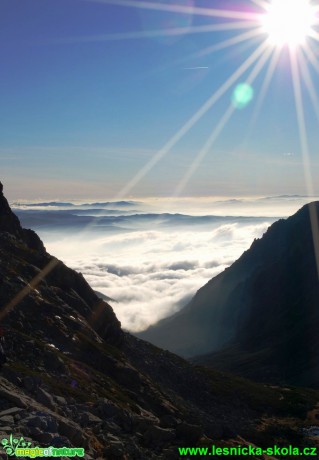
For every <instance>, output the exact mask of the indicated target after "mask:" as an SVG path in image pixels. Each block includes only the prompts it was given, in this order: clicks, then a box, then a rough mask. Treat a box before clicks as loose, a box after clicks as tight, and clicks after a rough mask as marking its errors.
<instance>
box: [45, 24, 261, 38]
mask: <svg viewBox="0 0 319 460" xmlns="http://www.w3.org/2000/svg"><path fill="white" fill-rule="evenodd" d="M251 26H252V25H251V23H249V22H247V21H236V22H226V23H222V24H206V25H201V26H190V27H175V28H170V29H168V28H167V29H165V28H162V29H157V30H142V31H139V32H123V33H114V34H99V35H91V36H79V37H69V38H61V39H59V40H54V41H53V43H56V44H59V43H60V44H67V43H90V42H103V41H117V40H138V39H142V38H156V37H162V36H163V37H171V36H179V35H185V34H187V35H189V34H199V33H210V32H221V31H232V30H238V29H247V28H248V27H251ZM248 38H250V36H247V39H248ZM51 43H52V41H51ZM231 44H233V43H231Z"/></svg>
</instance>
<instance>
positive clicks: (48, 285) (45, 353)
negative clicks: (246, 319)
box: [0, 185, 319, 460]
mask: <svg viewBox="0 0 319 460" xmlns="http://www.w3.org/2000/svg"><path fill="white" fill-rule="evenodd" d="M0 302H1V304H0V325H1V327H2V328H3V329H4V331H5V345H4V348H5V350H6V354H7V358H8V360H7V363H6V364H5V365H4V366H3V368H2V369H1V371H0V446H1V443H2V447H3V449H2V450H1V449H0V457H1V458H4V459H5V458H10V456H11V454H12V449H14V447H15V446H16V445H17V444H18V443H19V442H26V443H28V442H30V443H31V445H32V446H41V447H45V446H56V447H72V446H73V447H79V448H84V449H85V451H86V454H85V458H86V459H108V460H113V459H120V460H131V459H132V460H134V459H136V460H143V459H145V460H146V459H147V460H149V459H165V460H166V459H167V460H169V459H175V458H176V459H177V458H180V456H179V454H178V446H208V447H210V446H211V445H212V444H217V445H219V446H233V445H248V444H249V443H253V444H254V445H258V446H263V447H266V446H267V445H269V444H270V445H272V444H274V443H278V444H279V445H287V444H288V443H290V444H291V443H293V442H294V443H295V444H298V446H300V447H301V446H303V445H314V444H315V442H316V441H314V440H313V439H310V438H309V437H308V436H307V433H309V432H307V431H305V428H307V427H309V426H313V425H317V424H318V420H317V418H316V413H317V412H316V411H317V409H316V405H317V402H318V401H319V394H318V393H317V392H315V391H313V390H296V389H294V388H279V387H271V386H268V385H261V384H255V383H252V382H250V381H246V380H244V379H241V378H235V377H232V376H230V375H226V374H222V373H220V372H216V371H212V370H208V369H204V368H201V367H195V366H193V365H191V364H189V363H188V362H187V361H185V360H183V359H182V358H179V357H177V356H176V355H173V354H172V353H169V352H167V351H163V350H161V349H159V348H156V347H155V346H153V345H150V344H148V343H146V342H144V341H142V340H140V339H137V338H135V337H133V336H131V335H129V334H127V333H124V332H123V331H122V329H121V326H120V323H119V321H118V320H117V318H116V317H115V315H114V312H113V310H112V308H111V307H110V306H109V305H108V304H107V303H106V302H105V301H103V300H102V299H100V298H99V297H98V295H97V294H96V293H94V292H93V290H92V289H91V288H90V286H89V285H88V284H87V282H86V281H85V279H84V278H83V276H82V275H81V274H78V273H76V272H74V271H73V270H71V269H69V268H67V267H66V266H65V265H64V264H63V263H62V262H60V261H58V260H57V259H55V258H54V257H52V256H51V255H49V254H48V253H47V252H46V250H45V248H44V246H43V244H42V242H41V241H40V239H39V238H38V237H37V235H36V234H35V233H34V232H32V231H30V230H23V229H22V228H21V226H20V223H19V220H18V219H17V218H16V217H15V216H14V214H13V213H12V212H11V210H10V207H9V205H8V203H7V201H6V199H5V198H4V196H3V193H2V185H1V187H0ZM11 434H12V435H13V437H12V438H10V435H11ZM15 440H16V443H15ZM10 449H11V450H10ZM212 458H213V457H212ZM258 458H266V457H263V456H262V457H258Z"/></svg>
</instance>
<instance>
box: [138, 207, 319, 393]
mask: <svg viewBox="0 0 319 460" xmlns="http://www.w3.org/2000/svg"><path fill="white" fill-rule="evenodd" d="M318 215H319V203H318V202H314V203H311V204H308V205H306V206H304V207H303V208H301V209H300V210H299V211H298V212H297V213H296V214H295V215H293V216H292V217H290V218H288V219H286V220H283V219H282V220H279V221H277V222H275V223H274V224H273V225H272V226H271V227H270V228H269V229H268V230H267V232H266V233H265V234H264V235H263V237H262V238H261V239H258V240H255V241H254V242H253V244H252V245H251V247H250V249H249V250H247V251H246V252H245V253H244V254H243V255H242V256H241V257H240V258H239V259H238V260H237V261H236V262H234V263H233V264H232V265H231V266H230V267H228V268H227V269H226V270H225V271H223V272H222V273H220V274H219V275H218V276H216V277H215V278H213V279H212V280H210V281H209V282H208V283H207V284H206V285H205V286H203V287H202V288H201V289H200V290H199V291H198V292H197V293H196V295H195V296H194V297H193V299H192V300H191V301H190V303H189V304H188V305H187V306H186V307H185V308H184V309H183V310H181V311H180V312H179V313H177V314H175V315H174V316H172V317H170V318H167V319H165V320H163V321H161V322H160V323H158V324H157V325H155V326H154V327H151V328H149V329H148V330H146V331H145V332H143V333H140V334H139V336H140V337H142V338H143V339H145V340H149V341H151V342H152V343H154V344H156V345H158V346H161V347H163V348H167V349H169V350H171V351H173V352H176V353H178V354H180V355H183V356H187V357H194V356H196V355H203V356H200V357H197V358H196V359H194V362H196V363H201V364H208V365H211V366H215V367H218V368H220V369H222V370H227V371H232V372H236V373H239V374H240V375H244V376H246V377H247V376H248V377H251V378H255V379H258V380H261V381H275V382H290V383H294V384H298V385H315V386H318V385H319V334H318V330H319V283H318V266H317V261H316V250H317V249H316V248H317V247H318V243H319V234H318Z"/></svg>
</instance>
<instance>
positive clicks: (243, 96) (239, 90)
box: [232, 83, 254, 109]
mask: <svg viewBox="0 0 319 460" xmlns="http://www.w3.org/2000/svg"><path fill="white" fill-rule="evenodd" d="M253 97H254V90H253V88H252V87H251V86H250V85H248V84H247V83H240V84H239V85H237V86H236V88H235V90H234V93H233V97H232V102H233V105H234V107H235V108H236V109H244V108H245V107H246V106H247V105H248V104H249V103H250V102H251V101H252V99H253Z"/></svg>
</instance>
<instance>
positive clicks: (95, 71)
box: [0, 0, 319, 201]
mask: <svg viewBox="0 0 319 460" xmlns="http://www.w3.org/2000/svg"><path fill="white" fill-rule="evenodd" d="M305 2H306V0H305ZM261 3H262V2H259V1H249V0H240V1H237V2H236V4H235V5H234V2H232V1H231V0H223V1H222V0H214V1H213V0H205V1H204V0H196V1H195V0H175V1H174V2H173V3H172V2H165V1H163V0H152V1H147V2H144V3H143V5H144V6H143V7H140V4H139V3H138V2H135V0H127V1H118V2H115V1H109V0H107V1H94V0H90V1H79V0H54V1H53V0H49V1H47V2H38V1H35V0H29V1H28V2H23V3H21V2H20V1H18V0H11V1H10V2H5V3H4V4H3V5H2V11H1V17H0V30H1V38H2V40H1V41H0V58H1V62H2V69H3V72H2V73H1V76H0V83H1V87H2V89H3V92H2V99H1V107H0V111H1V114H2V118H1V120H2V122H1V125H0V135H1V139H2V141H1V144H0V165H1V166H0V167H1V173H2V174H1V175H2V180H3V181H4V182H5V187H6V194H7V196H8V198H9V200H11V201H13V200H19V199H29V200H35V199H46V200H47V199H57V198H59V199H60V200H62V199H64V200H65V199H88V198H91V199H95V198H103V199H112V198H119V197H120V198H126V197H150V196H151V197H156V196H159V197H170V196H172V197H175V196H185V197H200V196H204V197H207V196H216V195H217V196H230V197H238V196H258V195H259V196H261V195H262V196H269V195H282V194H285V195H286V194H288V195H294V194H300V195H313V194H316V193H318V192H319V190H318V188H316V184H314V183H313V180H312V179H313V177H316V176H317V175H318V172H319V170H318V166H319V164H318V156H317V145H318V129H317V123H318V118H317V116H318V114H319V105H318V100H317V97H316V92H315V91H314V88H315V87H314V82H315V81H316V80H315V79H316V78H317V77H318V75H317V73H318V69H319V64H318V57H317V55H316V53H314V51H313V48H314V47H313V43H316V41H318V32H317V29H318V20H317V17H316V23H315V24H314V25H313V36H309V37H306V41H307V46H303V47H300V49H297V50H293V52H291V50H290V49H289V47H287V46H283V47H282V49H281V50H280V56H279V55H278V53H277V54H276V49H277V51H278V47H275V48H274V49H271V47H270V45H269V44H266V45H265V46H264V50H263V52H262V53H259V54H256V53H257V51H258V50H260V49H261V48H260V47H262V46H263V45H262V44H263V43H264V42H265V38H266V37H265V33H264V32H263V31H262V32H260V31H257V33H256V26H260V24H258V21H259V19H258V18H259V16H258V15H260V14H261V12H262V10H261V6H260V4H261ZM312 4H313V5H314V6H316V7H317V6H318V5H317V2H315V1H314V2H312ZM201 8H202V10H201ZM218 10H220V11H222V12H223V13H222V14H221V15H218V14H216V11H217V12H218ZM223 15H224V17H222V16H223ZM229 15H230V17H228V16H229ZM219 16H221V17H219ZM236 16H238V18H237V19H236ZM246 16H247V17H246ZM284 20H285V18H284ZM287 20H288V14H287ZM256 21H257V22H256ZM259 22H260V21H259ZM240 23H245V24H243V25H241V24H240ZM268 27H269V25H268ZM244 34H246V36H245V35H244ZM245 37H246V38H245ZM210 51H211V52H210ZM271 52H272V54H271ZM253 57H254V59H253ZM247 62H250V63H251V65H248V64H247V66H246V67H247V68H243V65H244V63H247ZM240 69H242V70H240ZM236 73H237V74H238V79H236V78H233V79H232V76H233V75H235V74H236ZM270 76H272V78H271V79H270ZM297 77H298V78H297ZM225 82H226V83H227V82H229V84H227V85H226V87H225ZM299 83H300V84H299ZM238 85H239V86H238ZM240 85H241V86H240ZM243 85H244V86H243ZM245 85H246V86H245ZM247 85H248V87H247ZM267 87H268V88H267ZM223 88H224V89H223ZM221 89H223V91H221ZM266 89H267V91H266ZM238 91H239V92H238ZM247 91H248V92H247ZM219 93H220V97H218V98H216V101H215V103H213V104H211V106H209V107H207V110H206V109H205V110H203V107H205V104H206V105H207V101H209V100H211V98H212V97H213V95H214V94H219ZM236 94H237V96H236ZM238 94H239V96H238ZM236 97H237V99H236ZM238 97H239V98H240V99H238ZM234 98H235V99H234ZM300 101H301V102H300ZM200 112H202V113H200ZM199 113H200V115H202V116H199V115H198V117H197V118H198V119H197V118H196V116H197V115H196V114H199ZM194 117H195V118H194ZM192 120H193V121H194V123H193V122H192ZM195 121H196V123H195ZM305 127H306V130H305V129H304V128H305Z"/></svg>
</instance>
